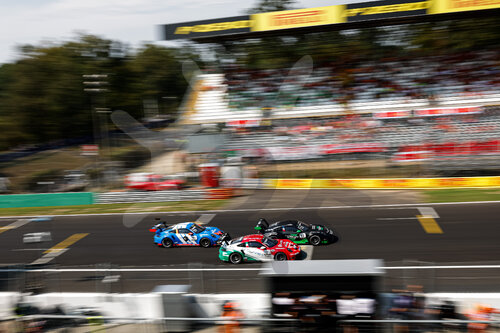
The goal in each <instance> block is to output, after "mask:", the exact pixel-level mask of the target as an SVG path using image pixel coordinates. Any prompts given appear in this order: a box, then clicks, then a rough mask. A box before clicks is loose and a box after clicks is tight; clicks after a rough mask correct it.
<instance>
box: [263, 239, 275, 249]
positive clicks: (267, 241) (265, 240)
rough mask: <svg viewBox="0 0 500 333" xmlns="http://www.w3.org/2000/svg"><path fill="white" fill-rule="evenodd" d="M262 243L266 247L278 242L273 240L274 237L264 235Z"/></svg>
mask: <svg viewBox="0 0 500 333" xmlns="http://www.w3.org/2000/svg"><path fill="white" fill-rule="evenodd" d="M262 244H264V245H265V246H266V247H273V246H276V244H278V242H277V241H275V240H274V239H271V238H267V237H264V238H262Z"/></svg>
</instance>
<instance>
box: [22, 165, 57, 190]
mask: <svg viewBox="0 0 500 333" xmlns="http://www.w3.org/2000/svg"><path fill="white" fill-rule="evenodd" d="M63 174H64V170H61V169H48V170H42V171H39V172H36V173H33V174H32V175H30V177H28V178H26V179H25V180H24V183H23V184H22V185H21V187H22V190H25V191H29V192H32V191H35V190H36V189H37V188H40V187H41V186H43V185H40V184H38V183H39V182H55V181H56V180H58V179H60V178H61V177H62V176H63Z"/></svg>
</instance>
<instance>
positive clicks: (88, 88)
mask: <svg viewBox="0 0 500 333" xmlns="http://www.w3.org/2000/svg"><path fill="white" fill-rule="evenodd" d="M82 77H83V79H84V81H83V86H84V88H83V91H85V92H88V93H90V114H91V116H92V128H93V133H94V144H95V145H97V146H98V147H99V143H101V147H100V148H102V135H101V134H102V133H101V129H100V124H99V120H98V119H97V114H96V113H98V112H99V110H102V109H104V108H99V107H95V104H101V103H102V105H105V97H104V95H102V94H103V93H105V92H106V91H108V89H106V86H107V85H108V81H107V79H108V75H107V74H89V75H82ZM99 95H101V96H102V99H101V100H100V101H96V100H95V99H97V96H99ZM99 102H101V103H99ZM99 141H101V142H99ZM99 150H101V149H98V151H97V156H96V162H97V164H99V161H100V158H99V156H100V152H99ZM99 178H100V176H99V175H97V181H98V184H99Z"/></svg>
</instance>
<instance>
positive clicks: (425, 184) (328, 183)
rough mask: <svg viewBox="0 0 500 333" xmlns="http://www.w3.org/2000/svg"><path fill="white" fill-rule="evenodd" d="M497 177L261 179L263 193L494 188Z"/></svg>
mask: <svg viewBox="0 0 500 333" xmlns="http://www.w3.org/2000/svg"><path fill="white" fill-rule="evenodd" d="M495 187H500V176H489V177H455V178H451V177H450V178H384V179H381V178H357V179H261V187H260V188H264V189H433V188H495Z"/></svg>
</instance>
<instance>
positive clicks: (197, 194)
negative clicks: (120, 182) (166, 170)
mask: <svg viewBox="0 0 500 333" xmlns="http://www.w3.org/2000/svg"><path fill="white" fill-rule="evenodd" d="M94 198H95V203H97V204H109V203H128V202H163V201H190V200H203V199H208V198H209V195H207V192H206V191H205V190H180V191H176V190H168V191H153V192H138V191H137V192H136V191H129V192H108V193H95V194H94Z"/></svg>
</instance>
